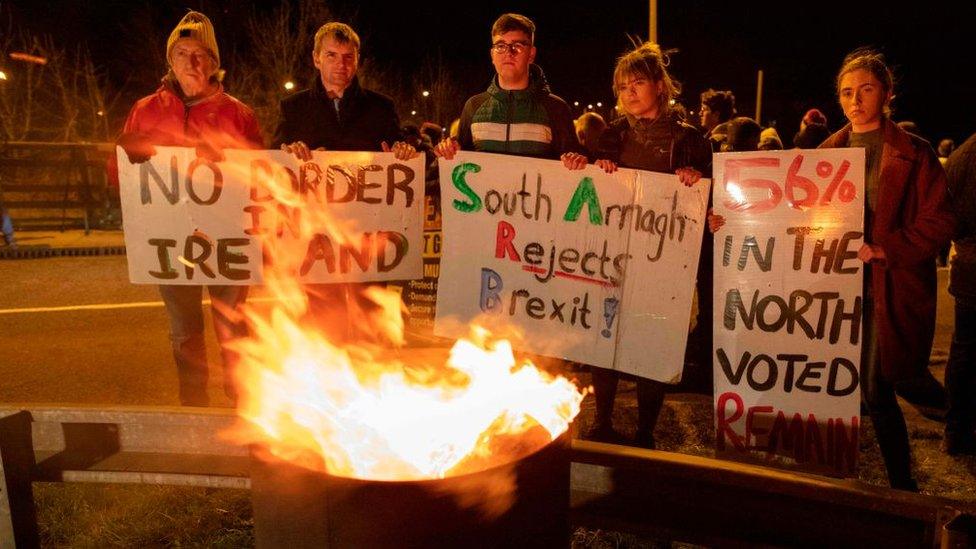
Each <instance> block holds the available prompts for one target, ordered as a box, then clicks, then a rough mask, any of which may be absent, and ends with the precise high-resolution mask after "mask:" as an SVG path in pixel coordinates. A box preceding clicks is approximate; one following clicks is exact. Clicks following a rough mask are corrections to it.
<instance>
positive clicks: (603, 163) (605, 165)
mask: <svg viewBox="0 0 976 549" xmlns="http://www.w3.org/2000/svg"><path fill="white" fill-rule="evenodd" d="M594 164H595V165H596V166H597V167H598V168H600V169H601V170H603V171H605V172H607V173H613V172H615V171H617V164H616V163H615V162H614V161H613V160H607V159H605V158H601V159H600V160H597V161H596V162H594Z"/></svg>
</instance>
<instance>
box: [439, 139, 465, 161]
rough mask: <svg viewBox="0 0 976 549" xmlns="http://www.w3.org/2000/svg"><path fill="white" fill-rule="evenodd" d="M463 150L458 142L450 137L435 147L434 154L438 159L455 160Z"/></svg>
mask: <svg viewBox="0 0 976 549" xmlns="http://www.w3.org/2000/svg"><path fill="white" fill-rule="evenodd" d="M459 150H461V145H459V144H458V142H457V141H455V140H454V139H451V138H450V137H448V138H447V139H442V140H441V142H440V143H438V144H437V146H436V147H434V154H435V155H436V156H437V157H438V158H444V159H445V160H453V159H454V155H455V154H457V152H458V151H459Z"/></svg>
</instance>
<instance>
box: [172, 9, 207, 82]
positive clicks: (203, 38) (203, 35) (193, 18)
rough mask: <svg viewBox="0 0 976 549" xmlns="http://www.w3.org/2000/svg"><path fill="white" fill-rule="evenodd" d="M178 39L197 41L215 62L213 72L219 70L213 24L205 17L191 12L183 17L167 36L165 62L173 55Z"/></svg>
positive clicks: (196, 12)
mask: <svg viewBox="0 0 976 549" xmlns="http://www.w3.org/2000/svg"><path fill="white" fill-rule="evenodd" d="M180 38H195V39H197V40H199V41H200V43H202V44H203V46H204V47H205V48H207V49H208V50H209V51H210V55H212V56H213V58H214V61H215V62H216V65H215V66H214V72H215V73H216V72H217V70H218V69H220V52H219V51H218V50H217V35H216V34H214V28H213V23H211V22H210V19H208V18H207V16H206V15H204V14H202V13H200V12H198V11H191V12H189V13H187V14H186V15H185V16H183V19H181V20H180V22H179V24H177V25H176V28H175V29H173V32H171V33H170V34H169V40H167V41H166V60H167V61H169V59H170V56H172V55H173V47H174V46H175V45H176V42H177V41H178V40H179V39H180Z"/></svg>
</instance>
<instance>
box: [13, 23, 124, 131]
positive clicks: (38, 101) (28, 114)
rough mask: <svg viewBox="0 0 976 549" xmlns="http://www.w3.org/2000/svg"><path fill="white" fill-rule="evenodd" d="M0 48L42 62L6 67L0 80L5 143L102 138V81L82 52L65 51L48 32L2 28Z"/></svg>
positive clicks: (104, 106) (105, 125) (81, 49)
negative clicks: (25, 54) (29, 31)
mask: <svg viewBox="0 0 976 549" xmlns="http://www.w3.org/2000/svg"><path fill="white" fill-rule="evenodd" d="M0 50H2V51H5V52H13V51H16V52H23V53H27V54H29V55H31V56H34V57H35V58H37V59H38V60H43V62H24V61H19V62H16V63H12V64H10V65H8V66H7V70H6V74H5V76H6V79H5V80H0V131H2V135H0V137H2V138H3V139H4V140H7V141H22V140H41V141H105V140H107V139H108V137H109V129H108V122H107V120H106V119H107V116H106V115H107V109H108V103H109V101H107V100H106V91H105V90H106V85H105V80H104V78H103V76H102V75H100V74H98V73H97V71H96V69H95V66H94V64H93V63H92V60H91V56H90V55H89V53H88V50H87V49H85V48H84V47H79V48H78V49H77V50H75V51H73V52H69V51H68V50H66V49H64V48H63V47H60V46H58V45H57V44H56V43H55V41H54V39H53V38H52V37H51V36H47V35H40V36H38V35H31V34H29V33H28V31H26V30H18V31H16V32H6V33H4V35H3V38H2V40H0Z"/></svg>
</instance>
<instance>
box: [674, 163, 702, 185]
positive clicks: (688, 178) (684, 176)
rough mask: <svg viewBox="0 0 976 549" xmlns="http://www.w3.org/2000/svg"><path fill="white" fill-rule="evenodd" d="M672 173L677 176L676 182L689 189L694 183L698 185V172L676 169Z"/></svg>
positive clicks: (699, 174)
mask: <svg viewBox="0 0 976 549" xmlns="http://www.w3.org/2000/svg"><path fill="white" fill-rule="evenodd" d="M674 173H675V174H677V176H678V180H679V181H681V182H682V183H683V184H684V185H685V186H686V187H690V186H692V185H694V184H695V183H698V180H699V179H701V176H702V174H701V172H700V171H698V170H696V169H695V168H690V167H689V168H678V169H677V170H675V171H674Z"/></svg>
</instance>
